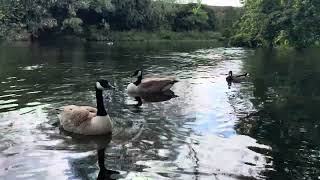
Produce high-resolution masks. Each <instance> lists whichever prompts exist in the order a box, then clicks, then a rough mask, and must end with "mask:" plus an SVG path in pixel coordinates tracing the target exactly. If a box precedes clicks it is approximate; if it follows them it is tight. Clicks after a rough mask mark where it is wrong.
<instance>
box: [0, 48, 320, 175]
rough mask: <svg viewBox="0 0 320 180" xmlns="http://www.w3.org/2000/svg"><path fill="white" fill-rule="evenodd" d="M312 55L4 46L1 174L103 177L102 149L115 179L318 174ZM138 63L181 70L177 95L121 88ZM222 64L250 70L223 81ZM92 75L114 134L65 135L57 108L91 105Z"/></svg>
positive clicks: (147, 68)
mask: <svg viewBox="0 0 320 180" xmlns="http://www.w3.org/2000/svg"><path fill="white" fill-rule="evenodd" d="M75 44H76V45H75ZM318 56H319V53H317V51H316V50H304V51H301V52H296V51H285V52H282V51H275V50H274V51H263V50H256V51H253V50H245V49H241V48H222V47H216V46H215V45H214V44H212V43H201V42H182V43H178V44H171V43H121V44H115V45H114V46H108V45H106V44H104V43H70V42H69V43H68V42H63V43H61V42H60V43H52V42H51V43H42V44H32V45H30V44H25V43H14V44H2V45H1V46H0V77H1V79H0V92H1V94H0V177H1V179H96V178H97V177H98V174H99V177H101V175H105V173H106V172H109V171H103V172H102V171H100V173H99V166H98V163H97V149H98V148H102V147H104V148H105V156H104V157H103V158H102V159H104V164H105V167H106V169H108V170H112V171H110V172H118V173H119V174H118V175H115V176H113V177H115V178H118V179H267V178H270V179H276V178H278V179H290V178H291V179H292V178H293V179H295V178H296V177H298V179H302V178H303V177H306V178H307V177H310V178H314V177H317V175H318V174H319V170H318V169H319V164H320V163H319V161H320V155H319V147H320V144H319V142H318V141H317V140H318V139H319V136H320V134H319V132H320V131H319V128H320V127H319V126H318V125H319V122H318V114H317V109H318V108H317V107H319V103H320V98H319V94H320V87H319V85H318V84H317V82H319V80H320V79H319V78H320V76H319V72H320V63H318V61H317V57H318ZM137 68H142V69H143V70H144V73H145V76H146V77H147V76H152V75H153V76H156V75H161V76H167V75H169V76H175V77H177V78H178V79H179V80H180V82H179V83H177V84H176V85H175V86H174V87H173V88H172V90H173V91H174V92H175V94H176V95H177V97H174V98H172V99H166V100H167V101H163V102H155V103H147V102H145V103H143V104H142V105H141V106H137V105H136V104H137V103H138V102H137V101H135V99H134V98H131V97H129V96H128V95H127V94H126V93H125V88H126V86H127V84H128V83H129V82H130V81H132V79H131V78H130V75H131V74H132V73H133V71H134V70H135V69H137ZM229 70H233V71H234V73H241V72H249V74H250V77H249V79H248V80H247V81H246V82H242V83H240V84H232V86H231V87H230V88H228V86H227V83H226V82H225V77H226V74H227V72H228V71H229ZM98 78H104V79H108V80H109V81H110V82H112V83H113V84H114V86H115V87H116V89H115V90H113V91H108V92H105V93H104V95H105V103H106V104H107V109H108V112H109V114H110V116H111V117H112V118H113V123H114V133H113V135H112V137H89V138H88V137H82V136H77V135H72V134H68V133H66V132H63V131H62V130H61V129H60V128H59V123H58V119H57V114H56V112H55V110H54V109H55V108H57V107H60V106H63V105H68V104H77V105H91V106H95V93H94V91H93V87H94V82H95V80H96V79H98ZM100 155H101V151H100Z"/></svg>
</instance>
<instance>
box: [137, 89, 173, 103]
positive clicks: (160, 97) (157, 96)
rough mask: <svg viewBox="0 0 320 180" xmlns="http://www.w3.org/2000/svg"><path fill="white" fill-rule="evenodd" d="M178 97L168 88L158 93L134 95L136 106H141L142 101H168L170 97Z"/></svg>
mask: <svg viewBox="0 0 320 180" xmlns="http://www.w3.org/2000/svg"><path fill="white" fill-rule="evenodd" d="M176 97H178V96H177V95H175V94H174V92H173V91H171V90H168V91H164V92H160V93H148V94H143V95H139V96H136V97H134V98H135V100H136V101H137V102H138V103H137V106H141V105H142V104H143V103H149V102H150V103H151V102H163V101H168V100H170V99H172V98H176Z"/></svg>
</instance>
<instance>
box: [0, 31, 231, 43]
mask: <svg viewBox="0 0 320 180" xmlns="http://www.w3.org/2000/svg"><path fill="white" fill-rule="evenodd" d="M30 37H31V36H30V35H29V34H28V33H20V32H18V33H10V34H8V36H7V37H4V39H6V40H8V41H29V40H31V38H30ZM0 39H1V38H0ZM51 39H78V40H84V41H115V42H116V41H185V40H193V41H194V40H201V41H211V40H217V41H224V40H226V39H227V38H225V37H223V36H222V34H221V33H220V32H215V31H184V32H175V31H167V30H163V31H136V30H131V31H103V32H102V31H90V32H87V33H84V34H82V35H76V34H74V35H72V34H69V35H64V34H51V35H48V36H46V37H45V38H43V39H39V40H51Z"/></svg>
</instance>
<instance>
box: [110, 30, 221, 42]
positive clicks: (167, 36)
mask: <svg viewBox="0 0 320 180" xmlns="http://www.w3.org/2000/svg"><path fill="white" fill-rule="evenodd" d="M110 39H111V40H112V41H153V40H174V41H180V40H223V39H224V38H223V37H222V35H221V33H219V32H213V31H205V32H199V31H186V32H174V31H155V32H141V31H123V32H112V33H110Z"/></svg>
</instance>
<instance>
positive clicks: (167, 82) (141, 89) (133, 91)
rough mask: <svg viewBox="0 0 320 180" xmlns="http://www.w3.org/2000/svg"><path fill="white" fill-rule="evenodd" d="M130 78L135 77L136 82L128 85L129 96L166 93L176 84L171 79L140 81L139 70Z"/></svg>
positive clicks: (140, 72) (140, 74)
mask: <svg viewBox="0 0 320 180" xmlns="http://www.w3.org/2000/svg"><path fill="white" fill-rule="evenodd" d="M132 77H137V80H136V81H135V82H133V83H130V84H129V85H128V87H127V92H128V94H129V95H137V94H138V95H139V94H146V93H159V92H165V91H168V90H169V89H170V88H171V87H172V86H173V85H174V84H175V83H176V82H178V81H177V80H176V79H175V78H172V77H169V78H146V79H143V80H142V71H141V70H136V71H135V72H134V74H133V75H132Z"/></svg>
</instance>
